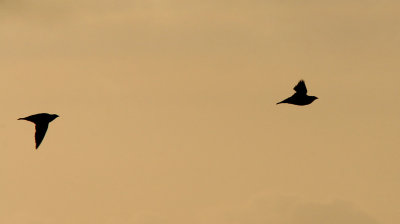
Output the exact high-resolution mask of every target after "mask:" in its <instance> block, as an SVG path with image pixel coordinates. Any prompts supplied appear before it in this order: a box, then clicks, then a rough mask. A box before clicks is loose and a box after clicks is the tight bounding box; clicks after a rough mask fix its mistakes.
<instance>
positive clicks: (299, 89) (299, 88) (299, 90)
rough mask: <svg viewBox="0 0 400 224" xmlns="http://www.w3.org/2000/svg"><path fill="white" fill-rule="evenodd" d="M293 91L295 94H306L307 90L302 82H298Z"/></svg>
mask: <svg viewBox="0 0 400 224" xmlns="http://www.w3.org/2000/svg"><path fill="white" fill-rule="evenodd" d="M293 89H294V90H295V91H296V93H300V94H307V88H306V84H305V83H304V80H300V81H299V83H297V85H296V86H295V87H294V88H293Z"/></svg>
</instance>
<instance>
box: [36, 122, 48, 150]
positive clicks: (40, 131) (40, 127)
mask: <svg viewBox="0 0 400 224" xmlns="http://www.w3.org/2000/svg"><path fill="white" fill-rule="evenodd" d="M35 127H36V133H35V142H36V149H37V148H38V147H39V145H40V143H42V141H43V138H44V135H45V134H46V131H47V128H48V127H49V124H48V123H45V124H42V123H41V124H36V126H35Z"/></svg>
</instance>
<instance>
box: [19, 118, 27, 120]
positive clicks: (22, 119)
mask: <svg viewBox="0 0 400 224" xmlns="http://www.w3.org/2000/svg"><path fill="white" fill-rule="evenodd" d="M18 120H26V119H25V118H24V117H21V118H18Z"/></svg>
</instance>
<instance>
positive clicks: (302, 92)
mask: <svg viewBox="0 0 400 224" xmlns="http://www.w3.org/2000/svg"><path fill="white" fill-rule="evenodd" d="M293 89H294V90H295V91H296V93H295V94H293V95H292V96H291V97H289V98H287V99H285V100H283V101H281V102H279V103H277V104H281V103H289V104H294V105H299V106H304V105H308V104H310V103H312V102H313V101H314V100H316V99H318V97H316V96H309V95H307V88H306V84H305V83H304V80H300V81H299V83H298V84H297V85H296V86H295V87H294V88H293Z"/></svg>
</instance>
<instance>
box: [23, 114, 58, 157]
mask: <svg viewBox="0 0 400 224" xmlns="http://www.w3.org/2000/svg"><path fill="white" fill-rule="evenodd" d="M57 117H58V115H57V114H47V113H41V114H34V115H31V116H28V117H24V118H19V119H18V120H26V121H30V122H33V123H34V124H35V128H36V133H35V142H36V149H37V148H38V147H39V145H40V143H42V141H43V138H44V136H45V135H46V131H47V128H48V127H49V123H50V122H51V121H53V120H54V119H56V118H57Z"/></svg>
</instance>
